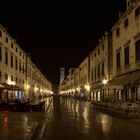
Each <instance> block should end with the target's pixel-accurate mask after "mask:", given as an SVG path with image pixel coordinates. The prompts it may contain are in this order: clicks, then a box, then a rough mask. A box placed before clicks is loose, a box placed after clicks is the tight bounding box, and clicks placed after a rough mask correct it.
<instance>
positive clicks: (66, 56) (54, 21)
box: [0, 0, 125, 84]
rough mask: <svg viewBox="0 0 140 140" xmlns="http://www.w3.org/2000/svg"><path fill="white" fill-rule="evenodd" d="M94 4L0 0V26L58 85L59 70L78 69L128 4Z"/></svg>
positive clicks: (119, 0) (110, 0) (113, 0)
mask: <svg viewBox="0 0 140 140" xmlns="http://www.w3.org/2000/svg"><path fill="white" fill-rule="evenodd" d="M29 1H30V2H29ZM94 2H95V0H93V1H92V3H91V2H88V1H83V2H82V1H80V2H75V1H68V0H65V2H64V1H63V2H62V1H58V2H55V1H52V2H46V1H41V0H38V1H35V0H0V9H1V10H0V24H2V25H3V26H4V27H6V28H7V30H8V32H9V33H10V34H11V35H12V36H13V37H14V38H16V39H17V42H18V43H19V44H20V46H21V47H22V48H23V49H24V50H25V52H29V53H30V55H31V57H32V60H33V62H34V63H35V64H36V65H37V66H38V68H40V69H41V71H42V72H43V73H44V74H45V75H47V78H48V79H49V80H50V81H51V82H52V83H55V84H56V83H58V82H59V68H60V67H65V68H66V70H68V68H70V67H77V66H78V65H79V64H80V63H81V62H82V61H83V59H84V58H85V57H86V56H87V55H88V54H89V53H90V51H92V50H93V48H94V47H95V46H96V44H97V42H98V40H99V37H101V36H102V35H103V34H104V31H105V30H107V31H108V30H109V29H110V28H111V27H112V26H113V25H114V23H115V22H116V21H117V20H118V13H119V12H120V11H122V9H124V5H125V0H97V2H96V3H94Z"/></svg>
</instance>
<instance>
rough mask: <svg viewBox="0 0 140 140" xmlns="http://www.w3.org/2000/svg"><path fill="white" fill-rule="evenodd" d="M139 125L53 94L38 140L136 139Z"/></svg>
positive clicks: (83, 103)
mask: <svg viewBox="0 0 140 140" xmlns="http://www.w3.org/2000/svg"><path fill="white" fill-rule="evenodd" d="M139 130H140V124H137V123H134V122H131V121H129V120H125V119H119V118H115V117H112V116H110V115H107V114H104V113H101V112H98V111H95V110H94V109H93V107H92V106H91V105H90V103H89V102H82V101H77V100H73V99H70V98H61V97H54V99H53V103H52V109H50V113H49V116H48V119H47V123H46V125H45V129H44V133H43V136H42V138H41V139H42V140H58V139H59V140H124V139H127V140H133V139H134V140H139V139H140V135H139Z"/></svg>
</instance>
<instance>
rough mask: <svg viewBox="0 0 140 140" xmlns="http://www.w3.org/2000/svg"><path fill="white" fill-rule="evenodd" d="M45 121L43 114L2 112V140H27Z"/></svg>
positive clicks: (0, 114) (0, 135)
mask: <svg viewBox="0 0 140 140" xmlns="http://www.w3.org/2000/svg"><path fill="white" fill-rule="evenodd" d="M42 119H44V113H43V112H42V113H41V112H30V113H25V112H6V111H5V112H0V140H19V139H20V140H27V139H30V138H31V137H32V134H33V133H34V130H35V128H36V127H37V125H38V122H40V121H41V120H42Z"/></svg>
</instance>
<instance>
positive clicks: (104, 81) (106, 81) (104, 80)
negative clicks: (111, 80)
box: [102, 79, 108, 93]
mask: <svg viewBox="0 0 140 140" xmlns="http://www.w3.org/2000/svg"><path fill="white" fill-rule="evenodd" d="M102 83H103V84H104V86H106V84H107V83H108V79H103V81H102ZM105 93H106V89H105Z"/></svg>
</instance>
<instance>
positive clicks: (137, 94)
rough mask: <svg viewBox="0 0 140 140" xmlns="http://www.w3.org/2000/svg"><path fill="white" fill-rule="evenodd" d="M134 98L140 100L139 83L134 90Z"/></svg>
mask: <svg viewBox="0 0 140 140" xmlns="http://www.w3.org/2000/svg"><path fill="white" fill-rule="evenodd" d="M136 100H137V101H139V100H140V85H139V86H138V88H137V90H136Z"/></svg>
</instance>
